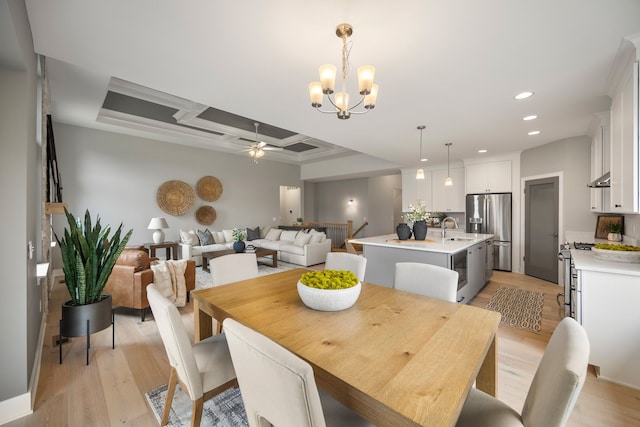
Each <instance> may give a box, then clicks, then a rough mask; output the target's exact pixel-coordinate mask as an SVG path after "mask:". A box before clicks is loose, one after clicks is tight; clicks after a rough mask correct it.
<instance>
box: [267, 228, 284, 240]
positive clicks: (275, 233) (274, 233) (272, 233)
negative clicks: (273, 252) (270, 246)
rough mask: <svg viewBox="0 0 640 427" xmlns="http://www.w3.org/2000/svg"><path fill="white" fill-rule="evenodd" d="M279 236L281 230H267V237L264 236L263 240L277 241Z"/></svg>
mask: <svg viewBox="0 0 640 427" xmlns="http://www.w3.org/2000/svg"><path fill="white" fill-rule="evenodd" d="M281 234H282V230H280V229H279V228H272V229H271V230H269V232H268V233H267V235H266V236H264V238H265V239H267V240H279V239H280V235H281Z"/></svg>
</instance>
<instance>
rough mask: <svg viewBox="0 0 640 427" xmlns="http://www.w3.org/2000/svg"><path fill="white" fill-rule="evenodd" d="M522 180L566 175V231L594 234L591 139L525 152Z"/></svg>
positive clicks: (522, 156)
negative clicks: (523, 178) (559, 173)
mask: <svg viewBox="0 0 640 427" xmlns="http://www.w3.org/2000/svg"><path fill="white" fill-rule="evenodd" d="M520 161H521V163H520V174H521V176H522V177H531V176H537V175H544V174H550V173H555V172H562V174H563V180H564V196H563V206H564V217H563V221H564V229H565V230H570V231H594V230H595V227H596V216H595V215H594V214H592V213H591V211H590V206H591V204H590V203H591V196H590V192H589V188H588V187H587V184H588V183H589V182H590V176H591V140H590V139H589V137H587V136H581V137H575V138H567V139H563V140H560V141H556V142H553V143H550V144H545V145H541V146H539V147H536V148H533V149H531V150H526V151H523V152H522V155H521V157H520Z"/></svg>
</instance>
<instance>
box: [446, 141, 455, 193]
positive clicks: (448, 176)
mask: <svg viewBox="0 0 640 427" xmlns="http://www.w3.org/2000/svg"><path fill="white" fill-rule="evenodd" d="M444 145H446V146H447V177H446V178H445V180H444V185H445V186H446V187H451V186H452V185H453V180H452V179H451V172H450V170H449V153H450V149H451V145H453V143H452V142H447V143H446V144H444Z"/></svg>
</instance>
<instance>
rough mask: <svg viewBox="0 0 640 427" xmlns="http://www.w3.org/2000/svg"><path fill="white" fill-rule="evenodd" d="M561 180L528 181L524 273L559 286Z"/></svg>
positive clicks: (526, 189) (525, 196)
mask: <svg viewBox="0 0 640 427" xmlns="http://www.w3.org/2000/svg"><path fill="white" fill-rule="evenodd" d="M559 193H560V189H559V179H558V177H550V178H543V179H536V180H531V181H526V182H525V194H524V199H525V218H524V227H525V237H524V240H525V242H524V256H525V258H524V273H525V274H527V275H529V276H534V277H538V278H540V279H543V280H547V281H549V282H553V283H558V248H559V246H558V210H559V207H558V205H559Z"/></svg>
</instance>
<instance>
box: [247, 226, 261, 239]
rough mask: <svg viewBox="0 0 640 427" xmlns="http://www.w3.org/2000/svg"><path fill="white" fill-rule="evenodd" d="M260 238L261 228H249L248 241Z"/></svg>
mask: <svg viewBox="0 0 640 427" xmlns="http://www.w3.org/2000/svg"><path fill="white" fill-rule="evenodd" d="M259 238H260V227H256V228H254V229H251V228H248V227H247V240H257V239H259Z"/></svg>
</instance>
